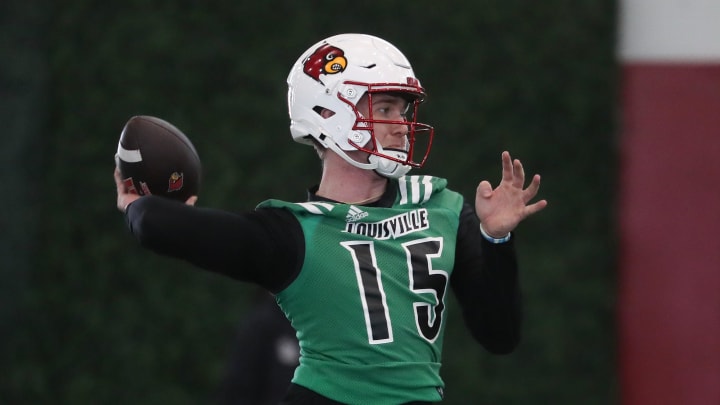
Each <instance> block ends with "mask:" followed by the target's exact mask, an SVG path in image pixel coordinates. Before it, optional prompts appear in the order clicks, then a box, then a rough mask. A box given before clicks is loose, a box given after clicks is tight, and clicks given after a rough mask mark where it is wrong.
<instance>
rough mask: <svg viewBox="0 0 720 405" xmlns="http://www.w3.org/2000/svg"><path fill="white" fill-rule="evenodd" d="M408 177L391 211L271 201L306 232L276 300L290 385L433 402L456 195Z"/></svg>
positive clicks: (376, 399)
mask: <svg viewBox="0 0 720 405" xmlns="http://www.w3.org/2000/svg"><path fill="white" fill-rule="evenodd" d="M446 184H447V182H446V181H445V180H444V179H440V178H435V177H431V176H405V177H403V178H400V179H399V180H398V181H393V182H391V185H390V187H396V188H397V194H396V197H395V201H394V203H393V204H392V206H391V207H370V206H355V205H349V204H341V203H333V202H305V203H290V202H284V201H278V200H268V201H265V202H263V203H262V204H260V207H278V208H285V209H288V210H290V211H291V212H292V213H293V214H294V215H295V217H296V218H297V219H298V221H299V223H300V225H301V227H302V230H303V234H304V238H305V259H304V263H303V266H302V269H301V271H300V273H299V275H298V276H297V278H296V279H295V280H294V281H293V282H292V283H291V284H290V285H289V286H288V287H287V288H285V289H284V290H283V291H281V292H279V293H278V294H277V296H276V299H277V302H278V304H279V305H280V307H281V308H282V310H283V311H284V312H285V314H286V316H287V317H288V319H290V321H291V323H292V325H293V327H294V328H295V330H296V331H297V337H298V339H299V342H300V349H301V351H300V352H301V358H300V365H299V367H298V369H297V370H296V372H295V376H294V378H293V382H294V383H296V384H299V385H302V386H305V387H307V388H309V389H311V390H313V391H316V392H317V393H319V394H321V395H323V396H326V397H328V398H331V399H334V400H336V401H340V402H344V403H348V404H372V405H382V404H400V403H404V402H409V401H439V400H441V399H442V389H443V387H444V383H443V381H442V379H441V378H440V374H439V370H440V363H441V357H442V354H441V350H442V343H443V332H444V325H445V322H446V319H445V318H446V317H445V314H446V311H445V298H446V292H447V287H448V283H449V278H450V275H451V273H452V271H453V265H454V260H455V242H456V238H457V231H458V224H459V216H460V212H461V210H462V205H463V198H462V196H461V195H460V194H458V193H456V192H454V191H451V190H449V189H446Z"/></svg>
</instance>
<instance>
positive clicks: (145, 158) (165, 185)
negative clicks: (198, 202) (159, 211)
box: [115, 115, 201, 202]
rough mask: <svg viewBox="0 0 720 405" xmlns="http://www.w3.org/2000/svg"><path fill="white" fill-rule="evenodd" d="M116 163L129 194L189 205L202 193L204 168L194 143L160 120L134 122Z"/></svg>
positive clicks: (128, 126) (135, 119)
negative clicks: (190, 200) (150, 195)
mask: <svg viewBox="0 0 720 405" xmlns="http://www.w3.org/2000/svg"><path fill="white" fill-rule="evenodd" d="M115 163H116V165H117V167H118V169H119V170H120V174H121V176H122V179H123V182H124V183H125V187H126V188H127V190H128V192H130V193H135V194H139V195H149V194H153V195H159V196H163V197H168V198H172V199H175V200H180V201H183V202H184V201H186V200H187V199H188V198H189V197H190V196H193V195H197V194H198V191H199V190H200V176H201V165H200V157H199V156H198V153H197V151H196V150H195V147H194V146H193V144H192V142H190V139H188V137H187V136H185V134H183V133H182V131H180V130H179V129H177V128H176V127H175V126H173V125H172V124H170V123H169V122H167V121H164V120H162V119H160V118H157V117H151V116H147V115H139V116H135V117H132V118H130V120H128V122H127V123H126V124H125V127H124V128H123V130H122V133H121V134H120V141H119V142H118V149H117V154H116V155H115Z"/></svg>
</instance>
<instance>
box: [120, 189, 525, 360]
mask: <svg viewBox="0 0 720 405" xmlns="http://www.w3.org/2000/svg"><path fill="white" fill-rule="evenodd" d="M389 188H390V187H389ZM313 197H314V196H312V195H311V199H314V198H313ZM387 200H388V199H387V198H385V196H384V197H383V198H382V199H381V200H380V201H378V202H377V203H376V204H374V205H380V206H382V205H383V204H387V203H388V202H387ZM126 219H127V222H128V227H129V228H130V231H131V233H132V234H133V235H134V236H135V238H136V239H137V240H138V241H139V243H140V244H141V245H142V246H143V247H145V248H147V249H149V250H151V251H153V252H156V253H158V254H161V255H165V256H170V257H174V258H177V259H182V260H186V261H188V262H190V263H192V264H194V265H196V266H198V267H201V268H203V269H206V270H209V271H213V272H216V273H220V274H223V275H225V276H228V277H231V278H233V279H236V280H239V281H244V282H250V283H255V284H257V285H259V286H261V287H263V288H265V289H267V290H268V291H270V292H272V293H277V292H279V291H281V290H282V289H284V288H285V287H286V286H287V285H289V284H290V283H291V282H292V281H293V280H294V279H295V278H296V276H297V274H298V273H299V272H300V269H301V267H302V264H303V261H304V255H305V241H304V237H303V232H302V229H301V227H300V224H299V222H298V221H297V219H295V217H294V216H293V215H292V214H291V213H290V212H289V211H287V210H284V209H278V208H262V209H257V210H255V211H251V212H246V213H231V212H228V211H222V210H217V209H211V208H198V207H190V206H188V205H185V204H182V203H179V202H175V201H172V200H168V199H164V198H161V197H155V196H146V197H143V198H140V199H138V200H136V201H135V202H133V203H132V204H130V206H129V207H128V209H127V213H126ZM455 257H456V258H455V266H454V269H453V272H452V275H451V277H450V283H451V287H452V289H453V292H454V293H455V296H456V298H457V300H458V302H459V303H460V305H461V307H462V313H463V318H464V320H465V323H466V325H467V327H468V329H469V330H470V332H471V333H472V335H473V337H474V338H475V339H476V340H477V341H478V342H479V343H480V344H481V345H482V346H483V347H484V348H485V349H486V350H488V351H489V352H491V353H497V354H502V353H509V352H511V351H512V350H513V349H514V348H515V347H516V346H517V344H518V343H519V337H520V317H521V313H520V312H521V311H520V309H521V308H520V307H521V303H520V294H519V286H518V269H517V262H516V259H515V250H514V247H513V242H512V240H511V241H509V242H505V243H502V244H492V243H490V242H488V241H487V240H485V238H483V237H482V235H481V233H480V227H479V222H478V219H477V216H476V215H475V212H474V210H473V208H472V206H471V205H469V204H467V203H466V204H465V205H464V207H463V210H462V213H461V217H460V226H459V228H458V238H457V247H456V255H455Z"/></svg>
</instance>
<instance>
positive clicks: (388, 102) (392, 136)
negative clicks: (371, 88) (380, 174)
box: [357, 93, 409, 150]
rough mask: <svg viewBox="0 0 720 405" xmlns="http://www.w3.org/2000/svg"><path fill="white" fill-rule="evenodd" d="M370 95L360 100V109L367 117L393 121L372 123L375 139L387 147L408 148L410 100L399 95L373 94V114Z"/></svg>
mask: <svg viewBox="0 0 720 405" xmlns="http://www.w3.org/2000/svg"><path fill="white" fill-rule="evenodd" d="M368 106H369V102H368V95H367V94H366V95H364V96H363V97H362V98H361V99H360V102H358V105H357V107H358V111H360V113H361V114H362V115H363V116H364V117H365V118H370V117H372V119H373V120H375V121H391V122H384V123H378V122H375V123H373V124H372V126H373V129H374V134H375V140H376V141H377V142H378V143H380V145H381V146H382V147H383V148H385V149H388V148H391V149H401V150H405V149H406V148H407V134H408V130H409V128H408V125H407V124H405V122H407V113H408V108H409V104H408V102H407V101H406V100H405V99H404V98H402V97H400V96H397V95H393V94H384V93H378V94H373V96H372V114H370V111H369V109H368Z"/></svg>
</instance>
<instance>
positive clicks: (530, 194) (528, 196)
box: [523, 174, 540, 203]
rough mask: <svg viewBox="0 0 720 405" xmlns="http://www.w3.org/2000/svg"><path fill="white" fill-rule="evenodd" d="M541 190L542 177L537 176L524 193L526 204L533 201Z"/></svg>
mask: <svg viewBox="0 0 720 405" xmlns="http://www.w3.org/2000/svg"><path fill="white" fill-rule="evenodd" d="M539 189H540V175H539V174H536V175H535V176H533V178H532V181H530V185H528V187H527V188H526V189H525V190H524V191H523V197H524V199H525V202H526V203H527V202H528V201H530V200H532V199H533V198H534V197H535V196H536V195H537V193H538V190H539Z"/></svg>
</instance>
